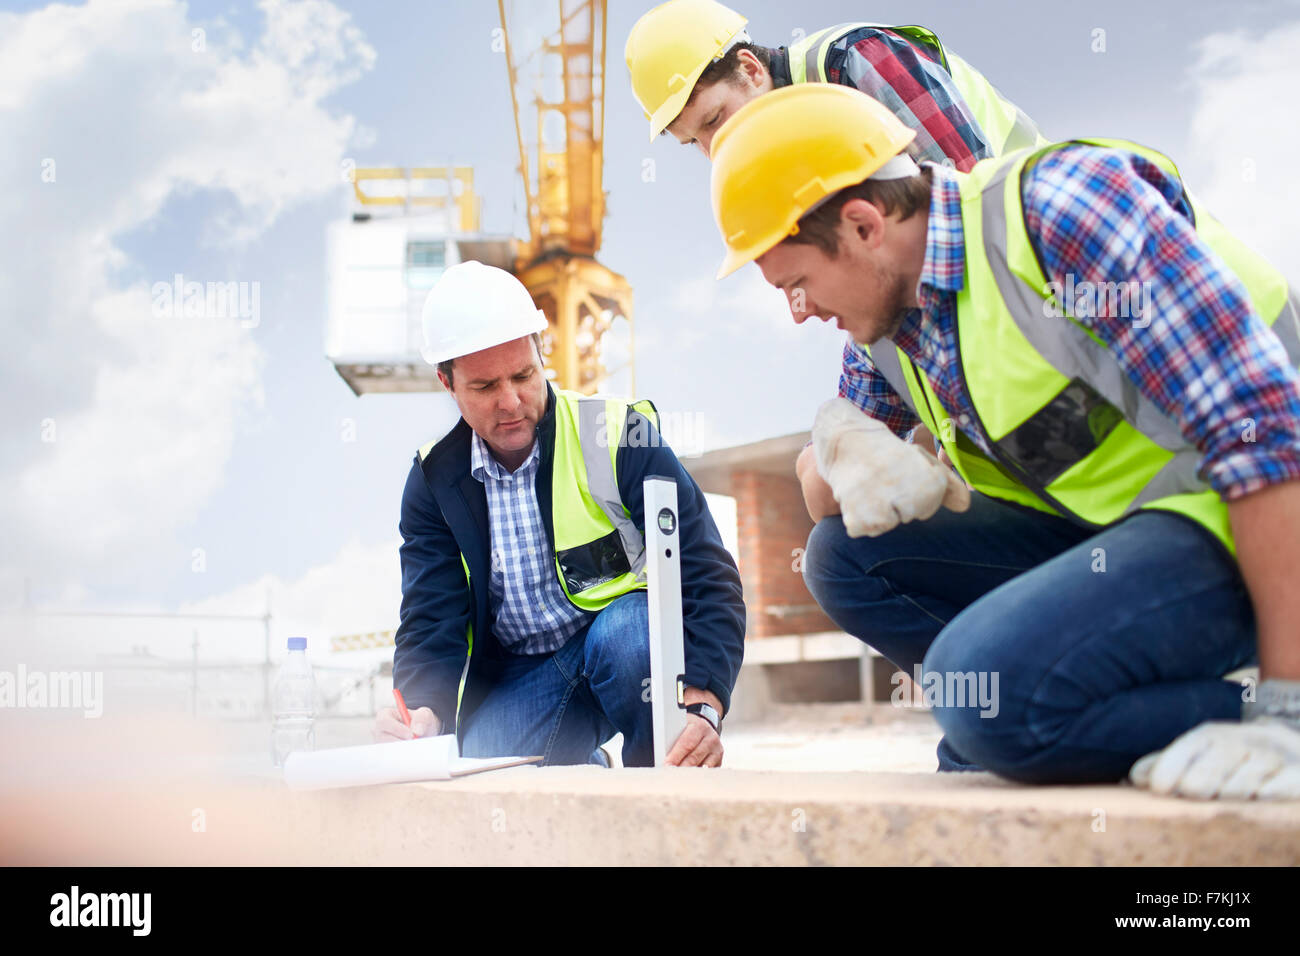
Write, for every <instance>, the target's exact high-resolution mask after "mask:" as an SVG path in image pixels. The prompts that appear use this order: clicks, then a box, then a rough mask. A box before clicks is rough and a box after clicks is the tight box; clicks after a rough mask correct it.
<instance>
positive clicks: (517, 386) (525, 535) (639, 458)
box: [375, 262, 745, 767]
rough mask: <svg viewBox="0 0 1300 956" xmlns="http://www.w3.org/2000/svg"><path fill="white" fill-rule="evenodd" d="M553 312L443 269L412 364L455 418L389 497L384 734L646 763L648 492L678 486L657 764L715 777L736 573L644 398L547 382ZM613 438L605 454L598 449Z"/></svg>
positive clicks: (733, 633) (731, 668)
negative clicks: (676, 669) (663, 743)
mask: <svg viewBox="0 0 1300 956" xmlns="http://www.w3.org/2000/svg"><path fill="white" fill-rule="evenodd" d="M546 325H547V323H546V317H545V316H544V315H543V313H542V312H541V311H540V310H539V309H538V308H537V306H536V305H535V304H534V303H533V301H532V299H531V297H530V296H529V295H528V292H527V290H526V289H525V288H524V287H523V285H522V284H521V283H520V282H519V280H517V279H516V278H515V277H514V276H512V275H510V274H509V273H507V272H504V271H503V270H500V269H496V268H493V267H491V266H485V265H483V264H481V263H478V262H465V263H461V264H460V265H457V266H453V267H452V268H450V269H448V270H447V272H446V273H445V274H444V275H443V276H442V278H441V279H440V280H439V281H438V283H437V285H435V286H434V288H433V289H432V290H430V293H429V296H428V298H427V300H426V302H425V307H424V335H425V343H426V350H425V358H426V360H428V361H429V362H431V363H433V364H436V365H437V367H438V378H439V380H440V381H441V382H442V384H443V386H444V387H445V388H446V389H447V391H448V392H449V393H451V395H452V397H453V398H454V399H455V401H456V405H457V407H458V408H459V410H460V413H461V420H460V422H458V423H457V425H456V426H455V427H454V428H453V429H452V430H451V431H450V432H449V433H448V434H447V435H446V436H444V437H443V438H442V439H441V440H440V441H437V442H430V443H428V444H427V445H425V446H423V447H422V448H421V449H420V450H419V453H418V454H417V455H416V458H415V461H414V464H413V466H412V468H411V472H410V475H409V477H408V478H407V482H406V489H405V492H404V493H403V496H402V516H401V522H400V525H399V527H400V530H401V533H402V539H403V544H402V547H401V559H402V607H401V623H400V626H399V627H398V631H397V636H396V645H397V647H396V651H395V653H394V656H393V681H394V684H395V686H396V687H397V688H398V689H399V690H401V692H402V695H403V697H404V698H405V700H406V702H407V704H408V707H409V708H410V710H411V725H410V727H407V726H406V725H405V724H403V723H402V721H401V720H399V719H398V716H397V713H396V712H395V711H394V710H392V709H391V708H390V709H385V710H383V711H381V712H380V714H379V715H378V717H377V718H376V723H375V735H376V737H377V738H379V739H399V740H401V739H409V738H410V737H411V736H412V734H416V735H420V736H425V735H428V734H436V733H440V732H443V730H444V728H445V729H446V731H447V732H452V731H453V730H454V732H455V734H456V736H457V739H458V741H459V743H460V747H461V753H462V755H463V756H466V757H490V756H506V755H526V756H531V755H541V756H543V757H544V758H545V762H546V763H548V764H573V763H589V762H591V763H604V762H605V760H604V757H603V755H602V754H601V753H600V751H599V749H598V748H599V745H600V744H601V743H602V742H604V741H606V740H608V739H609V738H611V737H612V736H614V734H615V733H622V734H623V738H624V744H623V763H624V765H625V766H651V765H652V764H653V762H654V761H653V740H652V731H651V708H650V703H649V695H648V694H647V693H646V692H645V691H646V689H647V688H648V686H649V676H650V654H649V625H648V611H647V602H646V592H645V573H644V567H645V546H644V537H643V536H644V528H645V525H644V517H643V514H642V490H641V487H642V482H643V480H644V479H645V478H646V477H647V476H650V475H662V476H666V477H671V478H674V479H676V481H677V493H678V505H679V513H680V514H679V516H680V534H681V545H680V548H681V550H680V555H681V571H682V622H683V626H684V632H685V641H686V645H685V651H686V684H687V689H686V692H685V699H686V703H687V710H688V713H689V716H688V718H687V726H686V729H685V730H684V731H683V732H682V734H681V736H680V737H679V738H678V740H677V741H676V742H675V744H674V746H673V748H672V750H671V751H670V752H669V754H668V761H669V763H673V764H681V765H685V766H706V767H716V766H719V765H720V764H721V761H722V754H723V749H722V742H721V737H720V730H721V722H722V717H723V716H724V715H725V713H726V711H727V707H728V706H729V703H730V696H731V689H732V687H733V686H734V684H735V680H736V676H737V674H738V672H739V669H740V662H741V656H742V654H743V650H744V634H745V611H744V604H743V602H742V598H741V587H740V575H739V573H738V571H737V570H736V565H735V562H734V561H733V560H732V559H731V556H730V555H729V554H728V553H727V551H726V549H725V548H724V547H723V546H722V540H721V537H720V536H719V534H718V529H717V526H716V525H715V524H714V522H713V519H712V517H711V516H710V514H709V511H708V508H707V506H706V504H705V501H704V495H703V494H702V493H701V491H700V489H699V487H698V486H697V485H696V484H695V482H694V480H692V479H691V477H690V476H689V475H688V474H687V473H686V471H685V470H684V469H683V468H682V467H681V465H680V463H679V462H678V461H677V458H676V456H674V455H673V453H672V451H671V450H670V449H669V448H668V447H667V445H665V444H664V443H663V441H662V440H661V438H660V436H659V433H658V430H657V422H658V414H657V413H656V412H655V410H654V406H653V405H651V404H650V403H649V402H645V401H642V402H624V401H619V400H616V399H605V398H589V397H587V396H584V395H580V394H578V393H575V392H568V391H563V390H557V389H555V388H553V387H552V386H551V385H550V384H549V383H548V382H547V381H546V377H545V373H544V371H543V368H542V357H541V337H540V333H541V332H542V330H543V329H545V328H546ZM611 442H617V450H616V451H615V452H614V454H612V455H611V449H610V444H611Z"/></svg>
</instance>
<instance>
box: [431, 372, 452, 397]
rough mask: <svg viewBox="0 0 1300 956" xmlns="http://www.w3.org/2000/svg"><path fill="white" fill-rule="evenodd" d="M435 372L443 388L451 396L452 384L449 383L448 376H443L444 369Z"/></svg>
mask: <svg viewBox="0 0 1300 956" xmlns="http://www.w3.org/2000/svg"><path fill="white" fill-rule="evenodd" d="M435 371H437V373H438V381H439V382H441V383H442V387H443V388H445V389H446V390H447V394H451V382H449V381H447V376H446V375H443V374H442V369H436V370H435Z"/></svg>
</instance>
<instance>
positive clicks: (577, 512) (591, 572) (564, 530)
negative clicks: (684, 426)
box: [419, 389, 659, 719]
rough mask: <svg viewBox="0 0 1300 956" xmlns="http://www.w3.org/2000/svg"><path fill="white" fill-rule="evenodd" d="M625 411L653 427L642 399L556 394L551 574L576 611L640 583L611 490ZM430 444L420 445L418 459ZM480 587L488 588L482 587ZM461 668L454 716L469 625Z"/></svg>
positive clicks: (637, 560) (627, 521)
mask: <svg viewBox="0 0 1300 956" xmlns="http://www.w3.org/2000/svg"><path fill="white" fill-rule="evenodd" d="M630 409H635V410H636V411H637V412H639V413H640V414H641V415H643V416H644V417H645V418H646V419H648V420H649V421H650V422H651V423H652V424H653V425H654V426H655V428H656V429H658V427H659V412H658V411H657V410H656V409H655V407H654V403H652V402H651V401H649V400H648V399H642V400H641V401H636V402H624V401H620V400H619V399H614V398H592V397H589V396H587V395H583V394H581V393H579V392H571V391H566V390H562V389H556V390H555V452H554V455H553V457H552V478H551V518H552V524H553V526H554V527H553V529H552V531H553V534H554V546H555V574H556V577H557V578H558V580H559V582H560V588H561V589H562V590H563V591H564V593H565V596H567V597H568V599H569V601H570V602H572V604H573V605H574V606H575V607H578V608H581V609H582V610H584V611H599V610H601V609H603V608H604V607H605V606H606V605H608V604H609V603H610V602H612V601H614V600H615V599H616V598H619V597H622V596H623V595H624V594H627V593H628V592H630V591H636V590H640V589H643V588H644V587H645V586H646V584H645V563H646V559H645V537H644V536H643V535H642V534H641V531H640V529H638V528H637V526H636V523H635V522H634V521H633V520H632V516H631V514H630V512H629V511H628V509H627V507H626V506H625V505H624V504H623V498H622V496H621V495H620V494H619V490H618V474H617V467H618V449H619V447H620V444H621V442H622V440H623V430H624V428H625V427H626V425H627V416H628V411H629V410H630ZM638 441H642V442H643V443H644V444H645V445H647V446H648V445H649V444H650V436H649V435H642V436H639V437H638V433H637V431H636V430H634V431H633V432H632V433H631V434H629V436H628V444H629V445H631V446H635V445H636V444H637V443H638ZM436 444H437V442H436V441H431V442H429V443H428V444H426V445H423V446H421V448H420V451H419V455H420V461H424V459H425V457H426V456H427V455H428V454H429V452H430V451H432V449H433V447H434V445H436ZM460 563H461V566H462V567H463V568H464V569H465V584H466V586H468V587H472V582H471V581H470V573H469V563H468V562H467V561H466V560H465V555H464V553H462V554H461V556H460ZM483 586H484V587H486V586H487V584H486V582H484V585H483ZM465 642H466V648H465V666H464V668H463V669H462V671H461V675H460V687H459V689H458V690H457V693H456V714H457V718H458V719H459V715H460V702H461V699H462V697H463V696H464V694H465V680H466V678H467V677H468V675H469V664H470V658H471V657H472V656H473V653H474V625H473V623H472V622H471V623H470V626H469V628H468V630H467V633H466V635H465Z"/></svg>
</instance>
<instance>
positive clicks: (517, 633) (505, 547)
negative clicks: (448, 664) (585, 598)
mask: <svg viewBox="0 0 1300 956" xmlns="http://www.w3.org/2000/svg"><path fill="white" fill-rule="evenodd" d="M471 434H472V437H471V439H470V474H472V475H473V476H474V477H475V478H477V479H478V480H479V481H481V482H482V483H483V490H484V491H485V492H486V493H487V507H488V523H489V524H490V526H491V534H492V540H491V545H492V574H491V576H490V578H489V583H488V604H489V609H490V610H491V613H492V620H493V621H494V622H495V623H494V633H495V634H496V637H497V640H498V641H500V642H501V645H502V646H503V647H505V648H506V649H507V650H509V651H510V652H512V653H514V654H547V653H551V652H553V651H556V650H559V649H560V648H561V647H563V646H564V644H565V642H566V641H568V639H569V638H570V637H572V636H573V635H574V634H575V633H577V632H578V631H579V630H581V629H582V626H583V624H585V623H586V621H587V618H588V617H589V615H588V613H587V612H586V611H583V610H581V609H579V608H577V607H574V605H573V604H572V603H571V602H570V601H569V599H568V597H567V596H566V595H565V593H564V591H563V589H562V588H561V587H560V582H559V579H558V578H557V577H556V576H555V575H556V572H555V560H554V557H553V556H552V554H551V550H550V548H549V547H548V546H547V542H546V529H545V528H544V527H542V513H541V510H540V509H539V508H538V507H537V491H536V479H537V466H538V464H539V463H540V462H541V457H540V454H539V452H538V444H537V441H536V440H534V441H533V450H532V451H531V452H529V455H528V460H527V461H525V462H524V463H523V464H522V465H520V466H519V467H518V468H517V469H515V471H514V473H513V474H511V473H510V472H508V471H506V470H505V469H504V468H502V467H501V464H500V463H499V462H498V461H497V460H496V459H495V458H493V457H492V452H491V450H490V449H489V448H488V447H487V445H486V443H484V441H483V439H481V438H479V436H478V433H477V432H474V433H471Z"/></svg>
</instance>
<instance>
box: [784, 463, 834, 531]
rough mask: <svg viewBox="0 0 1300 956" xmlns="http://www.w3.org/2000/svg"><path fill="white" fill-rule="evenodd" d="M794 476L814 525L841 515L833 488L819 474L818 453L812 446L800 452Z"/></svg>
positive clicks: (795, 464)
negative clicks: (823, 519)
mask: <svg viewBox="0 0 1300 956" xmlns="http://www.w3.org/2000/svg"><path fill="white" fill-rule="evenodd" d="M794 474H795V477H796V478H798V479H799V488H800V489H801V490H802V491H803V503H804V507H805V508H807V509H808V517H810V518H812V520H813V524H816V523H817V522H818V521H821V520H822V518H825V517H827V516H828V515H837V514H839V513H840V505H839V502H837V501H836V500H835V495H834V493H833V492H832V491H831V486H830V485H828V484H826V479H825V478H823V477H822V476H821V475H820V474H818V473H817V453H816V451H815V450H814V449H813V446H812V445H809V446H808V447H806V448H805V449H804V450H803V451H801V452H799V457H798V458H797V459H795V463H794Z"/></svg>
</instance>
